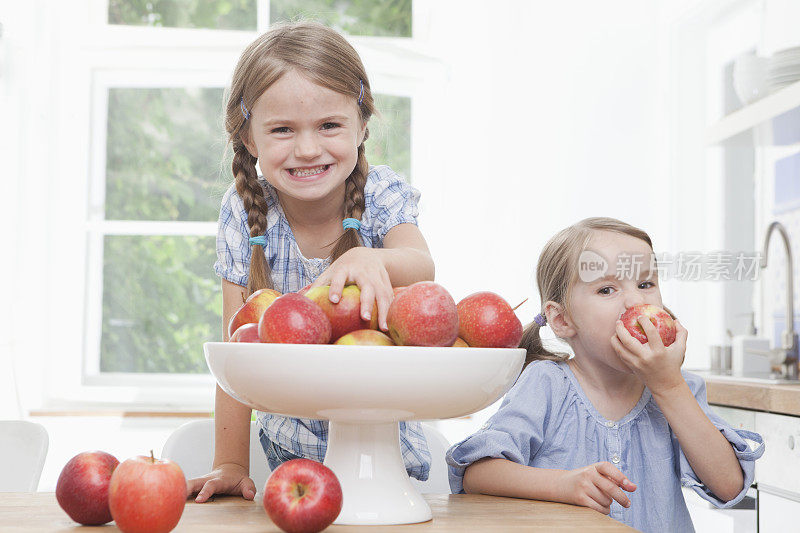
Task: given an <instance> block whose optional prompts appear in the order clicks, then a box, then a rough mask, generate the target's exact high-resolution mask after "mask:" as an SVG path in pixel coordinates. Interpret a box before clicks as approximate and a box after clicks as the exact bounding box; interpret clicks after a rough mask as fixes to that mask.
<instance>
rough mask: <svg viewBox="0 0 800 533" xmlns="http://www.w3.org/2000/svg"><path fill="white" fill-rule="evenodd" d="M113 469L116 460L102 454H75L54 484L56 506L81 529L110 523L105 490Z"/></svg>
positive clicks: (117, 463) (109, 511)
mask: <svg viewBox="0 0 800 533" xmlns="http://www.w3.org/2000/svg"><path fill="white" fill-rule="evenodd" d="M117 465H119V461H118V460H117V458H116V457H114V456H113V455H111V454H110V453H106V452H102V451H91V452H83V453H79V454H78V455H76V456H75V457H73V458H72V459H70V460H69V461H67V464H66V465H64V468H62V469H61V474H59V476H58V481H57V482H56V500H57V501H58V505H60V506H61V508H62V509H63V510H64V512H66V513H67V515H69V517H70V518H72V519H73V520H74V521H76V522H78V523H79V524H83V525H85V526H99V525H101V524H105V523H106V522H111V520H112V518H111V510H110V509H109V506H108V486H109V484H110V483H111V475H112V474H113V473H114V469H116V468H117Z"/></svg>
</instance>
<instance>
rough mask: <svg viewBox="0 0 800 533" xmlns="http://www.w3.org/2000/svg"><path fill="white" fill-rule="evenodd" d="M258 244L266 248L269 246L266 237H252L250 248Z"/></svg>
mask: <svg viewBox="0 0 800 533" xmlns="http://www.w3.org/2000/svg"><path fill="white" fill-rule="evenodd" d="M257 244H260V245H261V246H264V247H266V246H267V237H266V235H259V236H258V237H250V246H255V245H257Z"/></svg>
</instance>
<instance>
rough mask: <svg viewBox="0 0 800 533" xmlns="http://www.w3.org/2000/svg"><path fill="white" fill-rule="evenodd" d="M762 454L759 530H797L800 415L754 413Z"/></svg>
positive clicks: (758, 470)
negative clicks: (762, 441)
mask: <svg viewBox="0 0 800 533" xmlns="http://www.w3.org/2000/svg"><path fill="white" fill-rule="evenodd" d="M755 419H756V431H758V433H760V434H761V436H762V437H763V438H764V455H763V456H762V457H761V459H759V460H758V461H757V462H756V481H757V483H758V531H759V533H778V532H780V533H785V532H791V531H796V532H800V417H796V416H787V415H776V414H772V413H755Z"/></svg>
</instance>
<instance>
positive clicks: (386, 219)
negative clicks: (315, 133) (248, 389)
mask: <svg viewBox="0 0 800 533" xmlns="http://www.w3.org/2000/svg"><path fill="white" fill-rule="evenodd" d="M259 183H260V184H261V186H262V187H263V189H264V197H265V199H266V201H267V229H266V232H265V236H266V240H267V245H266V246H265V247H264V254H265V256H266V259H267V262H268V263H269V267H270V270H271V272H270V274H271V278H272V283H273V287H275V289H276V290H278V291H280V292H282V293H284V294H286V293H288V292H297V291H298V290H300V289H302V288H303V287H304V286H306V285H308V284H309V283H311V282H313V281H314V280H315V279H317V276H319V275H320V274H322V272H324V271H325V269H326V268H328V267H329V266H330V263H331V262H330V258H306V257H304V256H303V254H302V253H300V248H299V247H298V245H297V241H296V240H295V238H294V234H293V233H292V228H291V226H289V222H288V221H287V220H286V216H285V215H284V213H283V209H282V208H281V204H280V202H279V201H278V194H277V191H276V190H275V188H274V187H273V186H272V185H270V184H269V183H268V182H267V180H266V179H264V178H263V177H259ZM419 198H420V193H419V191H418V190H417V189H415V188H414V187H412V186H411V185H409V184H408V183H406V182H405V181H404V180H403V178H402V177H400V176H399V175H398V174H396V173H395V172H394V171H393V170H392V169H391V168H389V167H387V166H384V165H381V166H372V167H370V169H369V173H368V174H367V181H366V184H365V186H364V204H365V208H364V213H363V214H362V215H361V227H360V229H359V234H360V235H361V241H362V243H363V245H364V246H365V247H367V248H383V240H384V238H385V237H386V234H387V233H388V232H389V230H390V229H392V228H393V227H395V226H397V225H398V224H414V225H416V224H417V215H418V213H419V211H418V208H417V203H418V202H419ZM249 237H250V230H249V227H248V225H247V211H246V210H245V208H244V202H243V201H242V199H241V198H240V197H239V195H238V194H237V192H236V187H235V186H233V185H232V186H231V187H230V188H229V189H228V191H227V192H226V193H225V195H224V197H223V198H222V205H221V207H220V213H219V227H218V232H217V261H216V263H214V270H215V272H216V273H217V275H218V276H220V277H222V278H224V279H226V280H228V281H230V282H231V283H235V284H237V285H242V286H246V285H247V279H248V273H249V269H250V256H251V253H252V251H251V247H250V244H249ZM389 371H390V370H387V372H389ZM258 422H259V424H260V426H261V428H260V431H259V437H260V439H261V446H262V447H263V448H264V453H265V454H266V456H267V462H268V463H269V466H270V468H271V469H272V470H274V469H275V468H277V467H278V465H280V464H281V463H283V462H285V461H288V460H290V459H296V458H298V457H305V458H308V459H313V460H315V461H319V462H322V461H323V459H324V458H325V452H326V451H327V448H328V422H327V421H326V420H312V419H307V418H291V417H285V416H280V415H276V414H272V413H262V412H259V413H258ZM400 450H401V452H402V454H403V460H404V462H405V466H406V471H407V472H408V474H409V475H410V476H412V477H414V478H417V479H419V480H421V481H425V480H426V479H428V472H429V471H430V466H431V453H430V450H429V449H428V443H427V441H426V439H425V433H424V432H423V429H422V426H421V425H420V423H419V422H414V421H411V422H400Z"/></svg>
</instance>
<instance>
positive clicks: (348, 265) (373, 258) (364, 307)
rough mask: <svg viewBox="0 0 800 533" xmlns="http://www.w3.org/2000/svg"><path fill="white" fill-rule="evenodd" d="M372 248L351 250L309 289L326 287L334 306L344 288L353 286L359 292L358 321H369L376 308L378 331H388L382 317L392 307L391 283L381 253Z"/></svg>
mask: <svg viewBox="0 0 800 533" xmlns="http://www.w3.org/2000/svg"><path fill="white" fill-rule="evenodd" d="M386 251H387V250H381V249H373V248H364V247H358V248H351V249H350V250H348V251H346V252H345V253H344V254H342V255H341V257H339V259H337V260H336V261H334V262H333V264H331V266H329V267H328V268H327V269H326V270H325V272H323V273H322V274H320V275H319V277H318V278H317V279H316V280H314V283H313V284H312V285H311V287H312V288H313V287H319V286H324V285H330V287H331V288H330V292H329V293H328V297H329V298H330V300H331V302H333V303H337V302H338V301H339V299H340V298H341V297H342V290H343V289H344V286H345V285H348V284H352V283H355V284H356V285H358V288H359V289H360V290H361V317H362V318H363V319H364V320H370V319H371V314H372V309H373V307H374V306H375V305H376V302H377V307H378V327H380V328H381V329H382V330H383V331H386V330H388V329H389V328H388V326H387V325H386V315H387V313H388V311H389V304H391V303H392V297H393V292H392V282H391V280H390V279H389V272H388V271H387V270H386V265H385V263H384V262H383V259H382V254H381V252H386Z"/></svg>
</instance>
